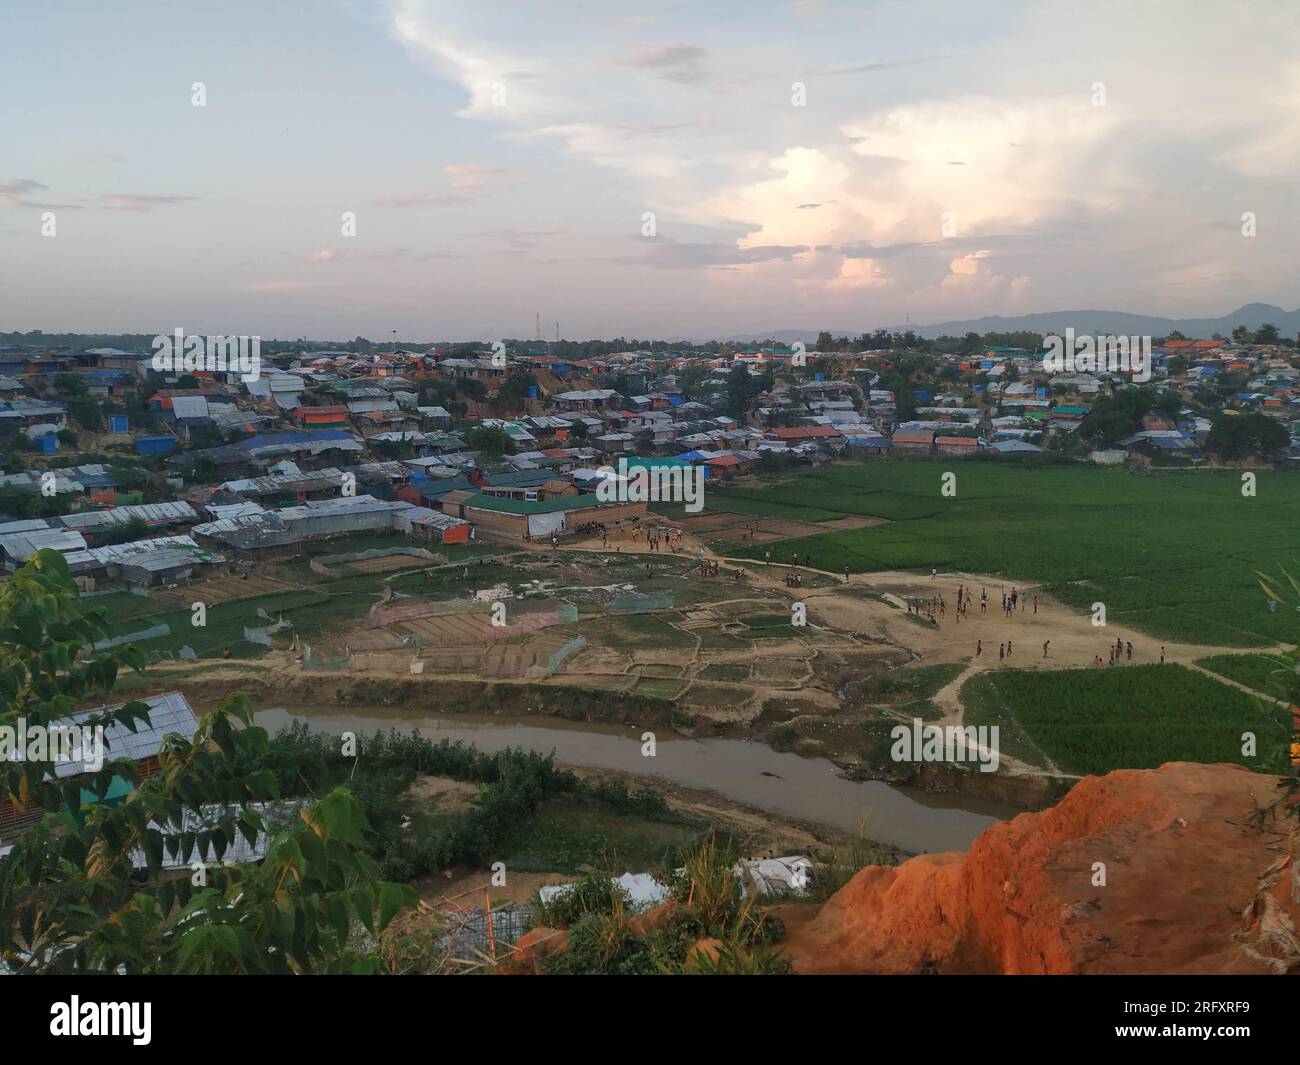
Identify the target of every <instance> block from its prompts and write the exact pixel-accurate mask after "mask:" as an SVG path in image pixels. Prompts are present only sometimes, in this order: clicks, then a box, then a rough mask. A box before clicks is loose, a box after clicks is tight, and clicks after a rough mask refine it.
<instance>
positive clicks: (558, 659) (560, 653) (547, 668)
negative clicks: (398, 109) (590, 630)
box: [525, 636, 587, 678]
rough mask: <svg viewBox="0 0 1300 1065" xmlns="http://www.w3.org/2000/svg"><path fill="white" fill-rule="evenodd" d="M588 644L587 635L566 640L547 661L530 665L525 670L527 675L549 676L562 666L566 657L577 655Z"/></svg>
mask: <svg viewBox="0 0 1300 1065" xmlns="http://www.w3.org/2000/svg"><path fill="white" fill-rule="evenodd" d="M586 646H587V638H586V637H585V636H575V637H574V638H573V639H572V640H569V641H568V642H566V643H565V645H564V646H563V647H561V648H559V649H558V650H557V651H555V652H554V653H553V654H551V655H550V656H549V657H548V658H547V659H546V661H545V662H538V663H537V664H536V665H533V666H529V667H528V669H527V670H526V671H525V675H526V676H528V677H530V678H531V677H549V676H550V675H551V674H552V673H554V672H555V671H556V670H557V669H559V668H560V666H561V665H562V664H563V663H564V660H565V659H566V658H569V657H571V656H572V655H576V654H577V653H578V652H579V651H581V650H582V649H583V648H584V647H586Z"/></svg>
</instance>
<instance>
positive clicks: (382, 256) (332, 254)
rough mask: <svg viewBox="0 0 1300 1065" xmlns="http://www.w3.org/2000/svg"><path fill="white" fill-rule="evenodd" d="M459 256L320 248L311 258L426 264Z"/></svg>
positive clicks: (343, 261)
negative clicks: (433, 260)
mask: <svg viewBox="0 0 1300 1065" xmlns="http://www.w3.org/2000/svg"><path fill="white" fill-rule="evenodd" d="M460 258H463V256H461V255H460V254H453V253H452V252H438V251H426V252H421V251H415V250H413V249H411V248H380V249H377V250H374V251H356V250H353V249H351V248H343V249H336V248H321V249H320V251H318V252H316V253H315V254H314V255H312V256H311V261H312V262H315V263H347V262H394V261H396V262H413V263H421V262H428V261H430V260H432V259H460Z"/></svg>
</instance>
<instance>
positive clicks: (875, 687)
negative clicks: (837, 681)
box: [849, 662, 966, 721]
mask: <svg viewBox="0 0 1300 1065" xmlns="http://www.w3.org/2000/svg"><path fill="white" fill-rule="evenodd" d="M965 668H966V664H965V663H964V662H947V663H944V664H942V665H937V666H911V665H908V666H896V667H894V668H893V669H887V670H884V671H883V672H880V673H873V674H871V675H870V676H868V677H865V678H863V679H861V680H856V679H855V680H852V681H850V682H849V687H850V690H851V691H852V694H853V703H854V704H855V705H857V704H858V703H859V702H861V703H862V704H864V705H871V706H877V705H878V706H884V707H886V708H887V709H889V710H890V711H892V712H893V714H894V715H895V716H897V717H902V718H909V719H910V718H913V717H919V718H921V719H922V720H923V721H931V720H934V719H936V718H939V717H942V716H943V714H942V711H940V710H939V708H938V707H937V706H935V704H934V703H933V702H932V701H931V700H932V699H933V698H934V696H935V695H936V694H937V693H938V692H939V690H940V689H941V688H943V687H944V686H945V685H947V684H950V683H951V682H952V681H954V680H955V679H956V678H957V677H958V676H960V675H961V673H962V671H963V670H965Z"/></svg>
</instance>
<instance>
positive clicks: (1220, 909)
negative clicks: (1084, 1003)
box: [780, 762, 1300, 974]
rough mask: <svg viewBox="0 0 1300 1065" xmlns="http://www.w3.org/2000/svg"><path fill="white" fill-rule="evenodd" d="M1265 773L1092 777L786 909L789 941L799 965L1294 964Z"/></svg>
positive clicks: (1125, 967) (1175, 768) (891, 969)
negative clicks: (1039, 804)
mask: <svg viewBox="0 0 1300 1065" xmlns="http://www.w3.org/2000/svg"><path fill="white" fill-rule="evenodd" d="M1272 779H1273V778H1269V777H1264V776H1260V775H1258V774H1254V773H1250V772H1248V771H1247V770H1245V769H1241V768H1238V767H1235V766H1224V765H1215V766H1205V765H1194V764H1191V763H1185V762H1177V763H1168V764H1166V765H1163V766H1161V767H1160V768H1159V769H1155V770H1119V771H1116V772H1113V773H1108V774H1106V775H1105V776H1100V777H1088V778H1086V779H1084V780H1083V781H1081V782H1080V783H1079V784H1078V785H1076V786H1075V787H1074V789H1073V790H1072V791H1071V792H1070V793H1069V794H1068V795H1067V796H1066V797H1065V798H1064V799H1063V800H1062V801H1061V802H1060V803H1059V804H1058V805H1056V806H1054V807H1052V808H1050V809H1048V810H1045V811H1043V812H1042V813H1036V814H1022V815H1021V816H1019V817H1017V818H1015V819H1014V820H1013V821H1010V822H1004V823H1000V824H997V825H995V826H993V827H991V828H989V829H987V830H986V831H985V832H984V833H983V834H982V835H981V836H980V837H979V838H978V839H977V840H976V841H975V843H974V845H973V846H972V847H971V849H970V851H969V852H967V853H965V854H962V853H960V852H948V853H944V854H925V855H921V856H919V857H916V858H913V859H911V860H910V861H907V862H904V863H903V864H902V865H898V866H869V867H867V868H865V869H863V870H862V871H861V872H859V873H858V874H857V875H856V876H855V877H854V878H853V879H852V880H851V881H850V882H849V883H848V884H847V885H846V886H845V887H844V888H843V889H841V890H840V891H839V892H837V893H836V894H835V895H833V896H832V897H831V898H830V899H829V900H828V901H827V902H826V903H825V904H824V905H823V906H822V907H821V908H820V909H818V910H813V909H812V908H811V907H807V906H800V905H794V904H791V905H787V906H784V907H782V910H781V913H780V915H781V917H782V918H783V919H784V920H785V922H786V925H787V929H788V934H787V936H786V939H785V941H784V946H785V948H786V949H787V950H788V951H789V956H790V958H791V960H792V962H793V964H794V968H795V971H796V972H801V973H847V972H865V973H923V972H934V973H1007V974H1024V973H1040V974H1062V973H1287V972H1296V971H1300V938H1298V937H1297V927H1298V925H1300V865H1298V864H1297V857H1298V856H1297V853H1296V851H1297V840H1298V836H1297V831H1296V830H1297V822H1296V821H1295V820H1294V819H1290V820H1289V821H1286V822H1281V823H1273V824H1269V825H1267V826H1265V828H1263V829H1262V830H1261V829H1260V828H1258V827H1256V826H1255V825H1254V823H1253V822H1252V815H1253V814H1254V813H1255V812H1256V811H1257V810H1258V809H1259V808H1260V807H1263V806H1265V805H1267V804H1269V803H1270V802H1272V801H1273V800H1274V799H1275V798H1276V797H1277V794H1278V793H1277V792H1276V790H1275V789H1274V788H1273V787H1272ZM1279 829H1280V830H1279ZM1095 863H1104V866H1105V880H1106V883H1105V886H1098V885H1097V879H1098V873H1097V868H1096V865H1095Z"/></svg>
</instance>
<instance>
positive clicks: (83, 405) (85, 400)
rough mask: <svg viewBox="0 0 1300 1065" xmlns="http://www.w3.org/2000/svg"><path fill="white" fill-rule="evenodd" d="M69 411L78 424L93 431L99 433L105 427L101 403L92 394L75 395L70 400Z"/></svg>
mask: <svg viewBox="0 0 1300 1065" xmlns="http://www.w3.org/2000/svg"><path fill="white" fill-rule="evenodd" d="M68 413H69V414H71V415H72V418H73V420H74V421H75V422H76V423H77V424H78V425H80V426H81V427H82V428H83V429H89V430H90V431H91V432H92V433H97V432H99V430H100V429H102V428H103V427H104V416H103V415H102V414H100V413H99V404H98V403H96V402H95V401H94V400H93V399H92V398H91V397H90V396H73V397H72V399H70V400H68Z"/></svg>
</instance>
